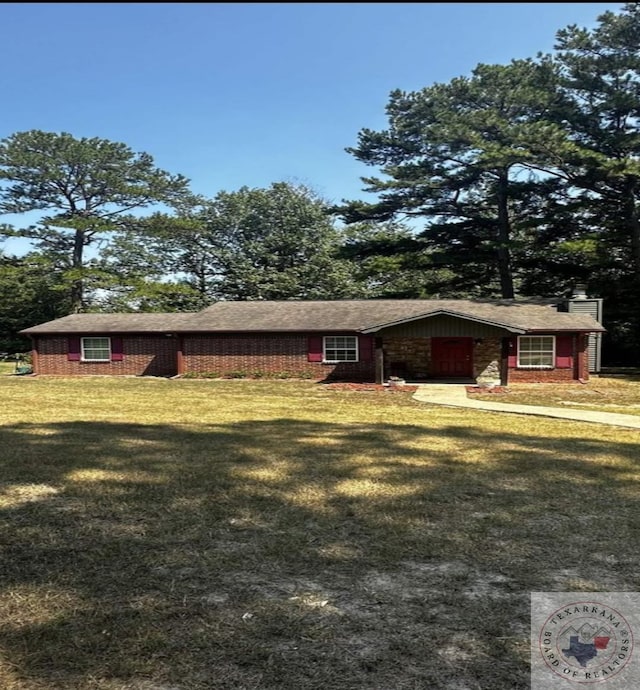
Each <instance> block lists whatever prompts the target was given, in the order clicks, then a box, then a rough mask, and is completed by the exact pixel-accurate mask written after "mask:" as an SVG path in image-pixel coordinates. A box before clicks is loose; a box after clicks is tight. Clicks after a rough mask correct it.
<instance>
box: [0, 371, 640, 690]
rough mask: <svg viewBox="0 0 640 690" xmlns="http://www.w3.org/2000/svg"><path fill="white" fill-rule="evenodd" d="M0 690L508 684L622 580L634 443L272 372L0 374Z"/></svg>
mask: <svg viewBox="0 0 640 690" xmlns="http://www.w3.org/2000/svg"><path fill="white" fill-rule="evenodd" d="M0 395H1V396H2V402H3V404H2V407H1V408H0V420H1V422H2V426H0V443H1V448H2V451H1V453H0V514H1V516H2V522H1V524H0V548H1V549H2V553H1V554H0V555H1V557H2V560H1V563H2V568H0V687H1V688H2V689H3V690H45V689H46V690H218V689H225V690H232V689H233V690H276V689H277V690H319V689H322V690H359V689H361V688H362V689H363V690H365V689H366V690H390V689H391V688H393V689H397V690H417V689H418V688H420V689H423V688H430V689H431V688H433V689H435V690H439V689H443V690H444V689H446V690H462V689H463V688H464V689H465V690H489V689H490V690H524V689H525V688H528V687H529V653H530V652H529V648H530V646H529V593H530V592H531V591H547V590H554V591H574V590H580V591H584V592H593V591H603V590H606V591H638V590H639V589H640V575H639V573H640V549H638V539H639V537H640V511H638V507H637V502H638V482H639V480H640V470H639V468H638V459H639V458H640V433H639V432H637V431H635V430H631V429H620V428H615V427H607V426H602V427H600V426H596V425H593V424H581V423H577V422H569V421H565V420H552V419H545V418H540V419H536V423H535V425H533V424H532V423H531V418H525V417H518V416H514V415H505V416H501V415H500V414H498V413H496V414H494V413H489V412H476V411H474V410H462V409H455V408H448V407H440V406H429V405H425V404H421V403H417V402H415V401H413V400H412V398H411V394H410V393H402V392H394V393H390V392H388V391H343V390H332V389H330V388H328V387H326V386H323V385H322V384H315V383H311V382H288V381H278V382H273V381H244V380H237V381H206V380H203V381H197V380H194V381H186V380H182V381H180V380H176V381H171V380H165V379H133V378H132V379H121V380H118V379H109V378H97V377H96V378H90V379H73V378H69V379H55V378H37V377H36V378H31V377H11V376H7V377H3V378H2V379H1V380H0Z"/></svg>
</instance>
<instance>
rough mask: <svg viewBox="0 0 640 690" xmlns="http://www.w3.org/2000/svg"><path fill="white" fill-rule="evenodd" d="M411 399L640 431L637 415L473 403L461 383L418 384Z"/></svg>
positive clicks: (475, 401)
mask: <svg viewBox="0 0 640 690" xmlns="http://www.w3.org/2000/svg"><path fill="white" fill-rule="evenodd" d="M413 398H414V399H415V400H418V401H419V402H425V403H430V404H431V405H446V406H448V407H470V408H472V409H474V410H489V411H491V412H510V413H511V414H531V415H537V416H539V417H557V418H558V419H573V420H576V421H579V422H596V423H597V424H611V425H613V426H624V427H628V428H631V429H640V416H635V415H631V414H617V413H614V412H594V411H592V410H576V409H572V408H569V409H566V410H565V409H563V408H559V407H543V406H542V405H512V404H510V403H499V402H492V401H490V400H474V399H472V398H469V397H467V387H466V386H463V385H460V384H450V383H447V384H437V383H434V384H431V383H424V384H419V388H418V390H417V391H416V392H415V393H414V394H413Z"/></svg>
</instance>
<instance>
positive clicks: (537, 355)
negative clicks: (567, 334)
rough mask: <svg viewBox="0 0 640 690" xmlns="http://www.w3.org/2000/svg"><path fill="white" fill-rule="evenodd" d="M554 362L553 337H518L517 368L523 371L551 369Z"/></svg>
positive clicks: (554, 345)
mask: <svg viewBox="0 0 640 690" xmlns="http://www.w3.org/2000/svg"><path fill="white" fill-rule="evenodd" d="M555 361H556V337H555V336H554V335H521V336H519V337H518V366H519V367H522V368H523V369H553V367H554V366H555Z"/></svg>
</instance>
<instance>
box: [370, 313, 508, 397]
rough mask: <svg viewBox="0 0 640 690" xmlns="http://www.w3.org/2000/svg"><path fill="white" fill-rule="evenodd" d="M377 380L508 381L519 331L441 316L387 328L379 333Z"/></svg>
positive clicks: (376, 337)
mask: <svg viewBox="0 0 640 690" xmlns="http://www.w3.org/2000/svg"><path fill="white" fill-rule="evenodd" d="M372 335H375V364H376V382H377V383H383V382H384V381H386V380H388V379H390V378H392V377H398V378H402V379H404V380H405V381H407V382H408V383H428V382H431V381H433V382H438V383H446V382H451V383H475V382H476V380H477V379H478V378H479V377H487V378H492V379H494V380H496V381H499V382H500V384H502V385H506V382H507V376H508V357H509V347H510V342H511V338H512V337H513V335H514V334H513V332H512V331H510V330H509V329H507V328H504V327H498V326H494V325H493V324H487V323H482V322H479V321H474V320H471V319H469V318H464V317H460V316H453V315H448V314H436V315H432V316H428V317H426V318H424V317H423V318H421V319H417V320H412V321H409V322H406V323H400V324H395V325H389V326H386V327H381V328H380V329H379V330H377V331H376V332H375V333H372Z"/></svg>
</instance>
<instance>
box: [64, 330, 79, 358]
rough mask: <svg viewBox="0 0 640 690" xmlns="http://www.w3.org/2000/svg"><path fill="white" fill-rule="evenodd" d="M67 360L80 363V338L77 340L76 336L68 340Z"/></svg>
mask: <svg viewBox="0 0 640 690" xmlns="http://www.w3.org/2000/svg"><path fill="white" fill-rule="evenodd" d="M67 359H68V360H69V362H79V361H80V338H76V337H75V336H73V337H70V338H68V340H67Z"/></svg>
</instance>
